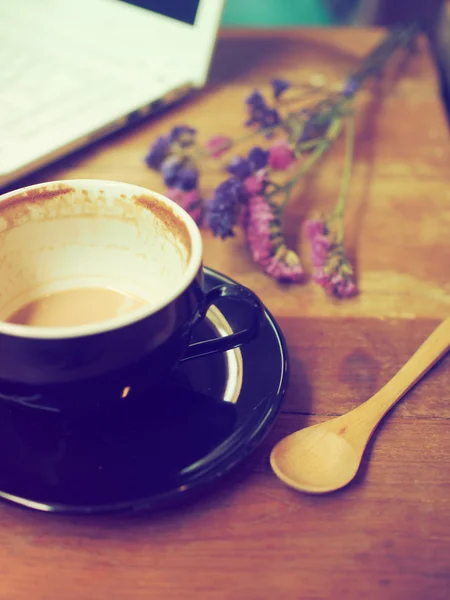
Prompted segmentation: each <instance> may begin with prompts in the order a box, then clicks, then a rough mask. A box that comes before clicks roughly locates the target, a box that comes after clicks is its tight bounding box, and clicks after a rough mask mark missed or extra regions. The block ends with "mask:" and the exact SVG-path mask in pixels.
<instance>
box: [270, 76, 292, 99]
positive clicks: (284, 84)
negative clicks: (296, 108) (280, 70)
mask: <svg viewBox="0 0 450 600" xmlns="http://www.w3.org/2000/svg"><path fill="white" fill-rule="evenodd" d="M270 83H271V85H272V91H273V97H274V98H279V97H280V96H281V95H282V94H283V93H284V92H285V91H286V90H287V89H288V88H290V87H291V83H290V81H288V80H287V79H272V81H271V82H270Z"/></svg>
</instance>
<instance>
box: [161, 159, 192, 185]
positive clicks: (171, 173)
mask: <svg viewBox="0 0 450 600" xmlns="http://www.w3.org/2000/svg"><path fill="white" fill-rule="evenodd" d="M161 173H162V175H163V177H164V183H165V184H166V186H167V187H168V188H178V189H180V190H184V191H186V192H187V191H190V190H193V189H195V188H196V187H197V183H198V170H197V169H196V168H195V167H194V166H192V165H189V164H186V161H185V160H183V159H182V158H179V157H178V156H169V157H168V158H166V160H165V161H164V162H163V164H162V166H161Z"/></svg>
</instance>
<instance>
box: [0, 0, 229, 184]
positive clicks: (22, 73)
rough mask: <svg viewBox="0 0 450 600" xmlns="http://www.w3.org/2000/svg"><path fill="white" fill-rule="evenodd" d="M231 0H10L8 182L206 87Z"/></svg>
mask: <svg viewBox="0 0 450 600" xmlns="http://www.w3.org/2000/svg"><path fill="white" fill-rule="evenodd" d="M223 3H224V0H13V1H11V2H0V187H2V186H5V185H6V184H9V183H11V182H13V181H14V180H15V179H18V178H19V177H22V176H23V175H26V174H27V173H30V172H31V171H33V170H35V169H36V168H38V167H41V166H43V165H45V164H48V163H49V162H51V161H54V160H55V159H57V158H59V157H62V156H64V155H65V154H67V153H69V152H72V151H73V150H76V149H78V148H81V147H82V146H85V145H87V144H89V143H91V142H93V141H95V140H97V139H100V138H102V137H104V136H106V135H108V134H110V133H112V132H113V131H115V130H118V129H120V128H122V127H124V126H125V125H127V124H129V123H130V122H134V121H137V120H139V119H141V118H143V117H145V116H147V115H148V114H151V113H153V112H156V111H157V110H159V109H160V108H161V106H167V105H168V104H171V103H173V102H175V101H177V100H179V99H180V98H182V97H183V96H185V95H187V94H188V93H189V92H190V91H192V90H193V89H195V88H200V87H202V86H203V85H204V84H205V82H206V80H207V75H208V70H209V66H210V62H211V58H212V54H213V50H214V45H215V40H216V35H217V30H218V27H219V24H220V20H221V15H222V9H223Z"/></svg>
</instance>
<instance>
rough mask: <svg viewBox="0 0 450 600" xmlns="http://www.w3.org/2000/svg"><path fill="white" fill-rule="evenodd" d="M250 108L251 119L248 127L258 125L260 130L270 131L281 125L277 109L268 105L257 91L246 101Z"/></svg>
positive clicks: (248, 121)
mask: <svg viewBox="0 0 450 600" xmlns="http://www.w3.org/2000/svg"><path fill="white" fill-rule="evenodd" d="M246 104H247V105H248V108H249V113H250V114H249V118H248V120H247V121H246V123H245V124H246V126H247V127H249V126H251V125H258V126H259V128H260V129H269V128H271V127H274V126H276V125H278V124H279V123H280V115H279V114H278V111H277V110H276V109H275V108H270V106H268V105H267V103H266V100H265V98H264V96H263V95H262V94H261V92H259V91H258V90H255V91H254V92H253V93H252V94H250V96H249V97H248V98H247V100H246Z"/></svg>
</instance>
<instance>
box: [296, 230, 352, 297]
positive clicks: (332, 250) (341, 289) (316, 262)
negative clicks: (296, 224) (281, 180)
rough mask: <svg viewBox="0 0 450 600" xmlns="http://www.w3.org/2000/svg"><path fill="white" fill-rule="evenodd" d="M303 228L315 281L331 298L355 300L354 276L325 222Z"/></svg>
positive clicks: (340, 245) (342, 251) (341, 246)
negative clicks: (352, 297) (309, 249)
mask: <svg viewBox="0 0 450 600" xmlns="http://www.w3.org/2000/svg"><path fill="white" fill-rule="evenodd" d="M304 228H305V233H306V236H307V238H308V241H309V244H310V248H311V262H312V264H313V268H314V269H313V275H312V279H313V281H314V282H315V283H317V284H318V285H320V286H321V287H322V288H323V289H324V290H325V291H326V292H327V293H328V294H330V295H331V296H336V297H337V298H350V297H351V296H355V295H356V294H357V293H358V290H357V287H356V283H355V274H354V271H353V267H352V265H351V264H350V261H349V260H348V258H347V255H346V253H345V249H344V246H343V244H342V242H340V241H338V240H337V239H336V236H335V235H334V234H333V233H332V232H331V231H329V229H328V227H327V225H326V223H325V222H324V221H321V220H318V219H314V220H308V221H306V223H305V227H304Z"/></svg>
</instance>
